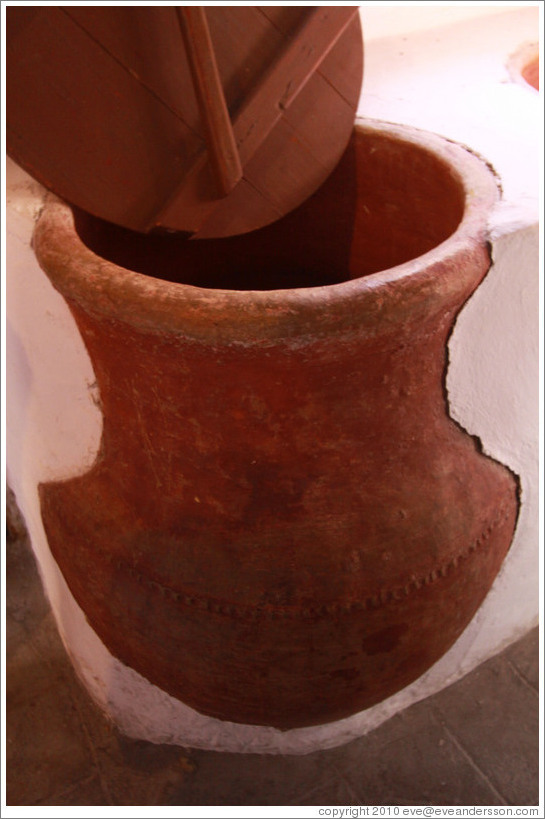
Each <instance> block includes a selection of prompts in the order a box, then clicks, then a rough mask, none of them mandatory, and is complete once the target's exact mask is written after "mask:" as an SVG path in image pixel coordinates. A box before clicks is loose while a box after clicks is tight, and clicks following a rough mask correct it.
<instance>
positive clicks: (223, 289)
mask: <svg viewBox="0 0 545 819" xmlns="http://www.w3.org/2000/svg"><path fill="white" fill-rule="evenodd" d="M498 196H499V194H498V187H497V184H496V181H495V179H494V176H493V174H492V172H491V171H490V169H489V168H488V167H487V166H486V164H485V163H484V162H483V161H482V160H481V159H479V158H478V157H476V156H474V155H473V154H471V153H470V152H468V151H467V150H465V149H464V148H462V147H461V146H459V145H457V144H454V143H452V142H449V141H447V140H445V139H443V138H441V137H438V136H435V135H432V134H429V133H427V132H422V131H418V130H416V129H412V128H409V127H407V126H399V125H391V124H389V123H384V122H377V121H371V120H358V121H357V123H356V125H355V128H354V134H353V137H352V139H351V142H350V144H349V146H348V148H347V151H346V152H345V154H344V156H343V158H342V160H341V162H340V163H339V166H338V167H337V169H336V170H335V171H334V172H333V174H332V175H331V177H330V178H329V179H328V181H327V182H326V183H325V184H324V185H323V186H322V187H321V188H320V190H319V191H317V193H316V194H314V196H313V197H311V198H310V199H309V200H308V201H307V202H305V203H304V204H303V205H302V206H300V207H299V208H298V209H297V210H296V211H294V212H293V213H292V214H289V215H288V216H286V217H284V219H282V220H280V221H279V222H277V223H275V224H273V225H270V226H268V227H266V228H262V229H260V230H258V231H255V232H254V233H251V234H246V235H243V236H238V237H230V238H226V239H198V240H197V239H195V240H192V239H189V238H188V237H187V236H182V237H179V236H175V237H169V236H164V235H163V236H157V235H151V236H147V237H146V236H142V235H140V234H136V235H135V234H132V233H131V232H130V231H127V230H125V229H122V228H117V227H113V226H111V225H109V224H108V223H105V222H101V221H99V220H97V219H96V218H94V217H91V216H89V215H87V214H84V213H81V212H79V211H75V210H74V209H72V208H71V207H70V206H69V205H67V204H65V203H62V202H59V201H58V200H57V201H51V202H50V203H48V204H47V205H46V206H45V208H44V210H43V212H42V215H41V218H40V220H39V222H38V224H37V227H36V231H35V234H34V249H35V252H36V256H37V258H38V261H39V262H40V264H41V266H42V267H43V269H44V270H45V271H46V273H47V274H48V276H49V278H50V279H51V281H52V283H53V285H54V286H55V287H56V288H57V289H58V290H59V291H60V292H61V293H62V294H63V295H65V296H66V297H67V298H68V299H73V300H75V301H77V302H78V303H79V304H80V305H83V306H84V307H85V309H86V310H88V311H89V312H93V313H95V314H98V313H101V314H103V315H104V314H106V315H110V316H112V317H115V318H116V319H119V320H122V321H125V322H128V323H130V324H132V325H133V326H138V327H139V328H140V329H143V328H149V329H150V330H151V331H155V329H156V328H157V327H158V326H159V325H160V326H161V328H162V330H161V331H162V332H168V328H169V327H171V329H172V332H180V326H182V325H183V327H184V332H185V331H187V333H188V334H189V335H195V336H196V337H199V338H205V337H206V338H207V339H210V338H212V337H219V336H221V337H222V338H224V337H225V338H228V336H229V334H231V333H235V335H236V336H237V338H238V336H240V337H241V338H244V339H252V340H255V339H256V338H265V337H270V338H272V337H275V338H277V337H279V336H281V335H284V334H286V333H287V334H291V333H295V330H293V329H292V325H293V322H294V318H295V317H297V320H298V322H299V327H298V330H297V332H299V333H300V332H301V326H302V325H303V324H304V323H305V321H307V320H308V322H309V323H310V322H314V321H315V318H316V316H317V315H318V316H319V317H320V320H321V321H322V322H323V326H324V332H325V331H327V330H328V329H329V330H331V329H332V328H335V327H337V326H341V325H344V324H345V323H346V321H347V318H346V317H347V315H350V314H353V312H354V307H355V305H356V303H357V302H361V301H363V302H365V303H366V304H368V303H369V300H370V299H371V300H374V301H375V302H376V303H377V304H379V303H380V302H382V301H384V300H385V299H386V300H390V301H391V300H394V301H395V300H398V301H399V300H400V299H401V295H400V293H401V291H400V290H399V288H400V287H401V290H402V291H403V293H404V295H403V299H404V300H405V305H406V306H407V309H410V304H409V303H410V300H411V296H410V293H411V292H412V291H414V290H415V289H416V290H418V288H419V287H420V286H421V285H422V286H424V285H425V286H426V287H428V289H429V290H430V292H431V291H433V292H434V293H435V294H436V295H437V293H438V292H439V291H442V292H444V293H445V294H449V295H448V298H451V297H452V296H453V294H454V293H455V292H456V291H460V292H461V291H464V292H465V294H466V297H467V295H468V293H467V284H468V282H467V276H469V275H470V274H464V275H461V274H460V272H459V270H458V269H457V268H456V265H454V266H453V265H452V258H453V257H454V256H456V255H457V254H460V253H462V254H466V255H467V254H468V253H471V252H473V251H474V250H475V248H476V247H478V248H479V249H480V253H481V255H482V252H483V248H485V246H486V240H487V233H486V230H487V222H488V217H489V214H490V211H491V208H492V207H493V205H494V203H495V202H496V201H497V199H498ZM150 247H151V248H152V250H153V252H151V251H150ZM174 251H176V252H174ZM169 254H170V255H169ZM449 260H450V268H449ZM451 268H452V269H451ZM431 269H434V270H439V271H440V280H439V279H437V278H435V279H434V280H433V282H432V281H431V280H430V275H429V273H430V270H431ZM295 273H297V275H295ZM250 274H251V278H250ZM473 275H475V274H473ZM482 275H483V272H482V271H481V272H480V273H479V274H478V275H477V278H476V279H475V281H474V283H473V288H474V287H476V286H477V284H478V281H480V278H481V277H482ZM279 277H280V278H282V281H281V282H280V283H279V281H278V278H279ZM438 282H439V283H438ZM279 284H280V286H279ZM237 285H238V286H237ZM241 285H244V286H241ZM414 298H415V299H416V296H415V297H414ZM405 305H404V306H403V309H405ZM399 309H400V310H402V308H401V306H400V308H399ZM437 309H439V308H437ZM371 312H372V311H371ZM400 315H401V314H400ZM353 321H356V319H353ZM353 321H352V323H353ZM361 321H362V319H361V314H360V316H359V318H358V322H360V324H361ZM369 323H370V325H369V326H371V319H369ZM252 343H253V341H252Z"/></svg>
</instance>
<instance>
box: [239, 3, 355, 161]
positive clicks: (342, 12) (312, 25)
mask: <svg viewBox="0 0 545 819" xmlns="http://www.w3.org/2000/svg"><path fill="white" fill-rule="evenodd" d="M357 13H358V9H357V8H352V7H348V8H347V7H343V6H339V7H331V6H323V7H318V8H313V9H312V11H310V12H309V14H308V17H307V18H306V19H305V22H304V24H303V26H302V27H301V29H300V30H299V32H298V33H297V35H296V36H295V37H294V38H293V39H292V40H291V41H290V42H289V43H288V45H287V47H286V48H285V50H284V51H283V52H282V54H281V55H280V56H279V57H278V59H277V60H276V61H275V63H274V64H273V65H272V66H271V68H270V70H269V71H268V72H267V75H266V76H265V77H264V78H263V79H262V81H261V83H260V84H259V86H258V87H257V88H256V89H255V91H254V93H253V94H251V95H250V96H249V97H248V99H246V100H245V102H244V105H243V106H242V108H241V110H240V111H239V112H238V114H237V116H236V119H235V122H234V130H235V134H236V137H237V144H238V149H239V152H240V158H241V162H242V164H243V166H244V165H245V163H246V162H247V160H248V159H249V158H250V157H251V156H252V155H253V154H254V153H255V151H256V150H257V148H258V147H259V145H260V144H261V143H262V142H263V140H264V139H265V137H266V136H267V134H268V133H269V132H270V131H271V129H272V128H273V127H274V125H275V123H276V122H278V120H279V119H280V117H281V116H282V112H283V111H284V110H286V109H287V108H289V106H290V104H291V103H292V102H293V100H294V99H295V98H296V96H297V95H298V94H299V93H300V91H301V90H302V88H303V87H304V85H305V83H306V82H307V81H308V80H309V78H310V77H311V76H312V73H313V72H314V71H316V69H317V68H318V66H319V65H320V64H321V62H322V60H323V59H324V58H325V56H326V55H327V54H328V53H329V51H330V50H331V48H333V46H334V45H335V43H336V41H337V40H338V38H339V37H340V35H341V34H342V33H343V31H344V30H345V29H346V27H347V26H348V25H349V24H350V22H351V21H352V19H353V18H354V17H355V15H356V14H357Z"/></svg>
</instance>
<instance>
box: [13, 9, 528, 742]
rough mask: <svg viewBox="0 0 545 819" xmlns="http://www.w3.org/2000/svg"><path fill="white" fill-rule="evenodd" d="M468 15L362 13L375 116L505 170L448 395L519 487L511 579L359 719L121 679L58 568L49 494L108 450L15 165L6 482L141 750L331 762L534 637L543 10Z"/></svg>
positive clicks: (66, 632) (76, 634)
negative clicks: (212, 706)
mask: <svg viewBox="0 0 545 819" xmlns="http://www.w3.org/2000/svg"><path fill="white" fill-rule="evenodd" d="M404 5H405V6H407V4H404ZM459 5H460V8H458V7H457V10H456V13H454V9H453V7H445V8H444V9H443V10H440V9H438V8H435V7H434V6H433V4H427V5H426V7H418V9H414V8H413V9H412V12H414V13H409V9H408V8H404V9H403V13H402V14H400V10H399V9H397V10H396V12H395V14H394V15H392V13H391V11H390V7H386V6H383V5H381V6H378V7H377V6H373V7H365V8H364V9H363V12H362V13H363V19H364V25H365V41H366V69H365V81H364V92H363V95H362V101H361V104H360V111H361V113H363V114H365V115H367V116H372V117H377V118H382V119H385V120H388V121H395V122H405V123H408V124H411V125H415V126H417V127H424V128H428V129H429V130H432V131H435V132H438V133H441V134H443V135H445V136H447V137H448V138H451V139H454V140H457V141H461V142H464V143H465V144H468V145H470V146H471V148H472V149H475V150H477V151H478V152H480V153H481V154H483V155H484V156H486V157H487V159H489V160H490V161H492V163H493V164H494V166H495V168H496V170H497V172H498V173H499V175H500V177H501V180H502V184H503V185H504V191H505V197H504V201H503V203H502V204H501V205H500V206H499V207H498V208H497V210H496V211H495V213H494V214H493V219H492V222H491V226H490V234H491V239H492V243H493V244H492V252H493V258H494V266H493V268H492V270H491V271H490V273H489V274H488V276H487V279H486V280H485V282H484V283H483V285H482V286H481V287H480V288H479V290H478V291H477V293H476V294H475V296H474V297H473V298H472V299H471V301H470V302H469V304H468V305H467V306H466V308H465V309H464V311H463V312H462V314H461V315H460V317H459V319H458V322H457V325H456V328H455V331H454V333H453V336H452V339H451V344H450V352H449V355H450V367H449V373H448V379H447V388H448V393H449V402H450V408H451V413H452V415H453V417H454V418H455V419H456V420H457V421H458V422H459V423H460V424H461V425H462V426H464V427H465V428H466V429H468V431H470V432H471V434H475V435H478V436H479V437H480V439H481V441H482V442H483V447H484V448H485V451H486V452H488V453H489V454H491V455H492V456H493V457H496V458H498V459H499V460H500V461H502V462H503V463H505V464H507V465H508V466H509V467H510V468H511V469H513V470H514V471H515V472H516V473H517V474H518V475H519V476H520V479H521V486H522V508H521V514H520V518H519V524H518V527H517V532H516V537H515V540H514V543H513V545H512V548H511V551H510V554H509V556H508V558H507V560H506V562H505V564H504V567H503V569H502V571H501V573H500V576H499V577H498V579H497V581H496V583H495V585H494V588H493V589H492V591H491V593H490V594H489V596H488V597H487V600H486V601H485V603H484V605H483V606H482V607H481V609H480V611H479V612H478V614H477V616H476V617H475V618H474V620H473V622H472V623H471V624H470V626H469V627H468V629H467V630H466V631H465V632H464V634H463V635H462V637H461V638H460V640H459V641H458V642H457V643H456V645H455V646H454V647H453V648H452V649H451V650H450V651H449V652H448V654H447V655H445V656H444V657H443V658H442V659H441V660H440V661H439V662H438V663H437V664H436V665H435V666H434V667H433V668H432V669H430V671H429V672H428V673H427V674H425V675H424V676H423V677H421V678H420V679H419V680H417V681H416V682H415V683H414V684H413V685H411V686H409V687H408V688H406V689H405V690H404V691H401V692H400V693H398V694H397V695H395V696H394V697H391V698H390V699H388V700H387V701H385V702H384V703H381V704H380V705H378V706H375V707H374V708H371V709H369V710H367V711H365V712H362V713H361V714H357V715H355V716H353V717H351V718H349V719H346V720H342V721H339V722H336V723H332V724H329V725H325V726H321V727H313V728H307V729H297V730H293V731H285V732H280V731H277V730H276V729H272V728H271V729H269V728H262V727H255V726H241V725H234V724H231V723H226V722H220V721H218V720H214V719H211V718H208V717H204V716H202V715H200V714H198V713H196V712H195V711H193V710H192V709H190V708H188V707H186V706H184V705H183V704H182V703H180V702H178V701H176V700H174V699H173V698H171V697H169V696H168V695H167V694H165V693H164V692H162V691H160V690H159V689H158V688H156V687H155V686H153V685H151V684H150V683H148V682H147V681H146V680H144V679H143V678H142V677H141V676H140V675H139V674H137V673H136V672H134V671H133V670H132V669H128V668H126V667H125V666H123V665H122V664H121V663H119V662H118V661H117V660H116V659H115V658H113V657H112V656H111V655H110V654H109V652H108V651H107V650H106V648H105V647H104V646H103V644H102V643H101V642H100V640H99V639H98V637H97V636H96V635H95V634H94V632H93V631H92V630H91V629H90V627H89V626H88V624H87V622H86V620H85V617H84V615H83V613H82V611H81V610H80V609H79V607H78V606H77V604H76V603H75V601H74V600H73V598H72V596H71V594H70V592H69V590H68V588H67V586H66V584H65V582H64V580H63V578H62V575H61V574H60V572H59V570H58V568H57V566H56V564H55V562H54V561H53V559H52V557H51V555H50V552H49V549H48V546H47V541H46V538H45V533H44V531H43V526H42V523H41V517H40V513H39V504H38V495H37V485H38V483H39V482H40V481H45V480H54V479H59V478H62V477H69V476H73V475H74V474H77V473H82V472H85V471H86V470H87V469H88V468H89V466H90V464H91V463H92V462H93V459H94V456H95V453H96V451H97V448H98V443H99V440H100V433H101V417H100V413H99V411H98V409H97V407H96V406H95V404H94V402H93V397H94V394H93V388H92V384H93V381H94V376H93V373H92V368H91V365H90V362H89V359H88V356H87V353H86V351H85V349H84V347H83V344H82V342H81V339H80V337H79V335H78V332H77V329H76V327H75V324H74V322H73V320H72V318H71V315H70V313H69V312H68V310H67V308H66V305H65V303H64V301H63V300H62V298H61V297H60V296H59V295H58V294H57V293H56V291H55V290H54V289H53V288H52V287H51V285H50V284H49V282H48V280H47V278H46V277H45V276H44V274H43V273H42V272H41V271H40V269H39V268H38V265H37V263H36V261H35V259H34V256H33V253H32V250H31V247H30V240H31V234H32V229H33V224H34V219H35V216H36V214H37V212H38V211H39V208H40V206H41V201H42V195H43V191H42V189H41V188H40V186H39V185H37V184H36V183H35V182H33V181H32V180H31V179H30V178H29V177H28V176H27V175H26V174H25V173H24V172H23V171H21V170H20V169H19V168H17V166H16V165H14V164H13V163H11V162H10V161H9V160H8V163H7V165H8V167H7V205H8V207H7V214H6V216H7V227H6V230H7V236H6V239H7V245H8V255H7V273H8V291H7V298H8V311H7V326H6V330H7V341H8V351H7V364H8V370H7V379H8V381H7V383H8V395H7V399H8V400H7V430H8V432H7V437H8V464H7V466H8V479H9V482H10V485H11V486H12V488H13V490H14V492H15V494H16V497H17V501H18V503H19V506H20V508H21V510H22V512H23V514H24V516H25V519H26V522H27V526H28V528H29V532H30V537H31V541H32V545H33V548H34V551H35V553H36V556H37V559H38V563H39V567H40V572H41V574H42V578H43V582H44V586H45V589H46V591H47V594H48V596H49V599H50V602H51V604H52V607H53V610H54V613H55V616H56V618H57V622H58V624H59V630H60V632H61V635H62V637H63V640H64V642H65V645H66V647H67V650H68V651H69V653H70V654H71V656H72V659H73V662H74V665H75V667H76V669H77V670H78V673H79V674H80V675H81V676H82V678H83V679H84V680H85V684H86V686H87V687H88V689H89V690H90V692H91V693H92V695H93V696H94V697H95V699H96V700H97V702H98V703H99V704H100V705H101V706H102V707H103V708H104V710H105V711H106V712H107V713H108V714H109V715H110V716H111V717H112V718H113V719H114V720H115V721H116V722H117V723H118V724H119V726H120V727H121V729H122V730H124V731H125V732H126V733H127V734H129V735H130V736H133V737H138V738H143V739H148V740H151V741H154V742H172V743H179V744H181V745H184V746H193V747H201V748H215V749H218V750H229V751H253V752H261V753H279V752H283V753H305V752H307V751H312V750H316V749H318V748H325V747H331V746H334V745H337V744H340V743H342V742H345V741H348V740H349V739H351V738H354V737H356V736H360V735H361V734H363V733H365V732H367V731H369V730H371V729H372V728H374V727H376V726H377V725H379V724H380V723H381V722H383V721H384V720H385V719H387V718H388V717H390V716H392V715H393V714H395V713H396V712H398V711H399V710H401V709H403V708H405V707H407V706H409V705H411V704H412V703H414V702H415V701H417V700H419V699H422V698H423V697H426V696H428V695H430V694H432V693H434V692H435V691H437V690H440V689H441V688H443V687H444V686H445V685H447V684H449V683H450V682H453V681H455V680H456V679H458V678H459V677H460V676H462V675H463V674H465V673H467V672H468V671H470V670H471V669H472V668H474V667H475V666H476V665H478V664H479V663H480V662H482V661H484V660H485V659H487V658H488V657H490V656H492V655H493V654H495V653H497V652H498V651H500V650H501V649H502V648H504V647H505V646H506V645H508V644H509V643H510V642H512V641H513V640H515V639H516V638H517V637H519V636H520V635H522V634H523V633H525V632H526V631H527V630H528V629H529V628H531V627H532V626H533V625H534V624H535V623H536V622H537V616H538V589H537V565H538V563H537V544H538V522H537V513H538V492H537V489H538V485H537V471H538V461H537V449H538V447H537V428H538V422H537V384H538V367H537V364H538V338H537V335H538V330H537V328H538V315H537V309H538V308H537V305H538V298H537V293H538V278H537V272H538V264H537V261H538V259H537V253H538V241H537V214H538V189H537V179H538V178H539V174H538V170H537V163H538V161H539V159H538V158H539V157H540V156H541V152H540V151H539V150H538V148H539V144H540V140H539V133H540V124H539V122H540V113H541V112H540V108H541V106H540V104H539V95H538V94H537V93H536V92H535V91H533V90H532V89H529V88H526V87H525V86H523V85H518V84H514V83H511V82H509V81H508V75H507V73H506V69H505V61H506V59H507V57H508V55H509V54H510V53H512V52H513V51H515V50H516V49H517V48H518V46H519V45H520V41H524V40H528V41H531V40H536V39H537V10H536V9H534V8H529V9H528V8H520V7H518V8H515V9H513V8H511V7H500V9H499V11H494V12H493V13H491V12H490V8H488V9H487V7H485V8H484V10H483V11H481V13H479V14H476V13H475V10H474V9H473V11H472V13H471V14H466V15H464V14H461V4H459ZM447 8H450V13H446V10H445V9H447ZM480 8H481V9H482V7H480ZM426 9H429V11H428V12H427V11H426ZM417 11H418V14H416V12H417ZM371 12H372V14H371ZM447 18H448V19H447ZM485 18H486V20H485ZM445 20H446V21H447V22H448V24H449V25H448V26H445V25H443V24H444V23H445ZM417 22H418V26H417ZM438 23H440V24H441V25H440V26H439V27H437V26H438ZM388 32H394V33H395V36H393V37H392V36H390V37H388V36H386V35H387V33H388ZM401 52H402V53H401ZM447 102H448V104H447ZM514 111H515V112H517V116H516V117H515V116H513V112H514Z"/></svg>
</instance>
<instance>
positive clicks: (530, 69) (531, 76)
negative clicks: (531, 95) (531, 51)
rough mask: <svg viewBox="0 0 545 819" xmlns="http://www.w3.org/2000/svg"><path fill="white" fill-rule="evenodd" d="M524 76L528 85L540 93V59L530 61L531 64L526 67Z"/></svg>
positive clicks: (523, 71)
mask: <svg viewBox="0 0 545 819" xmlns="http://www.w3.org/2000/svg"><path fill="white" fill-rule="evenodd" d="M522 76H523V79H525V80H526V82H527V83H528V85H531V86H532V88H535V89H536V91H539V57H534V59H533V60H530V62H529V63H528V64H527V65H525V66H524V68H523V69H522Z"/></svg>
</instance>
